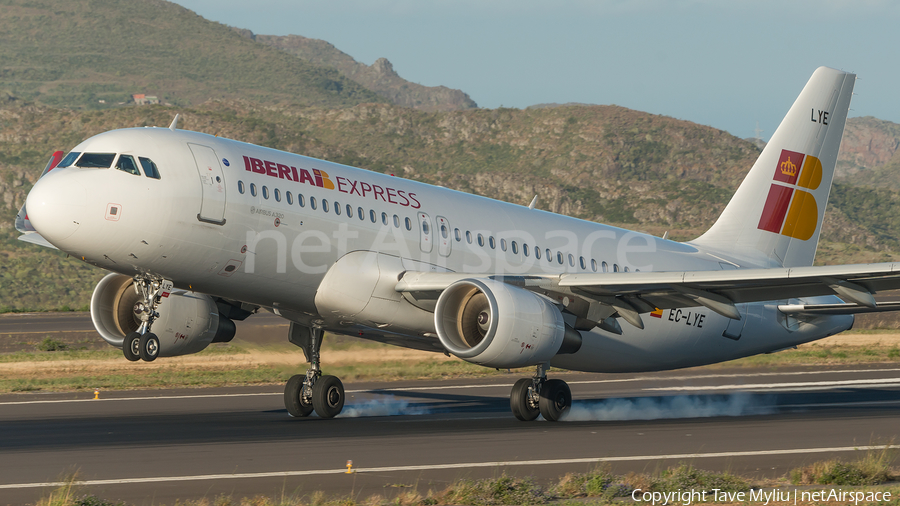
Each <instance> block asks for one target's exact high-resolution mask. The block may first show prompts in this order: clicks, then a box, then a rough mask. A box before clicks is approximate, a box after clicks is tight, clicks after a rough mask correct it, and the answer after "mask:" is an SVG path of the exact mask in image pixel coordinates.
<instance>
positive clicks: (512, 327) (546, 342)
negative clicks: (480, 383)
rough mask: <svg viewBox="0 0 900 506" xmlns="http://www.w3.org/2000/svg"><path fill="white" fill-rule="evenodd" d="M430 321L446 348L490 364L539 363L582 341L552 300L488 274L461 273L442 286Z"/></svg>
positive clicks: (464, 357) (503, 365) (479, 362)
mask: <svg viewBox="0 0 900 506" xmlns="http://www.w3.org/2000/svg"><path fill="white" fill-rule="evenodd" d="M434 326H435V328H436V329H437V334H438V338H439V339H440V340H441V344H442V345H443V346H444V348H445V349H446V350H447V351H449V352H450V353H452V354H454V355H456V356H457V357H459V358H461V359H463V360H465V361H467V362H472V363H475V364H479V365H484V366H488V367H502V368H511V367H524V366H528V365H536V364H541V363H545V362H548V361H549V360H550V359H551V358H552V357H553V356H555V355H557V354H558V353H574V352H575V351H577V350H578V348H580V347H581V334H579V333H578V332H577V331H576V330H574V329H571V328H566V325H565V322H564V321H563V316H562V313H560V311H559V310H558V309H557V308H556V306H554V305H553V304H552V303H551V302H550V301H548V300H547V299H545V298H543V297H541V296H539V295H537V294H534V293H532V292H530V291H528V290H525V289H522V288H519V287H516V286H512V285H508V284H506V283H503V282H500V281H495V280H492V279H477V278H473V279H463V280H460V281H457V282H455V283H453V284H452V285H450V286H448V287H447V288H446V289H444V291H443V293H441V296H440V298H438V302H437V306H436V307H435V312H434Z"/></svg>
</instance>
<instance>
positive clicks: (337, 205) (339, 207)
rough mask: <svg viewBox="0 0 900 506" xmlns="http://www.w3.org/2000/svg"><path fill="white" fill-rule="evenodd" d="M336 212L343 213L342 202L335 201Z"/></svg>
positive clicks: (337, 213)
mask: <svg viewBox="0 0 900 506" xmlns="http://www.w3.org/2000/svg"><path fill="white" fill-rule="evenodd" d="M334 214H336V215H338V216H340V215H341V204H340V202H335V203H334Z"/></svg>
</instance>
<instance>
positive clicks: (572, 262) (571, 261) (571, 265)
mask: <svg viewBox="0 0 900 506" xmlns="http://www.w3.org/2000/svg"><path fill="white" fill-rule="evenodd" d="M569 267H575V257H574V256H573V255H572V254H571V253H569Z"/></svg>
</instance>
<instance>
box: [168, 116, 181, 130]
mask: <svg viewBox="0 0 900 506" xmlns="http://www.w3.org/2000/svg"><path fill="white" fill-rule="evenodd" d="M180 117H181V115H180V114H176V115H175V119H173V120H172V124H171V125H169V130H171V131H173V132H174V131H175V129H176V128H178V118H180Z"/></svg>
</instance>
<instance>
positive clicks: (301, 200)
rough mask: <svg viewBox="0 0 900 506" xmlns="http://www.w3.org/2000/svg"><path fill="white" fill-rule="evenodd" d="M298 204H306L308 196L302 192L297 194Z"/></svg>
mask: <svg viewBox="0 0 900 506" xmlns="http://www.w3.org/2000/svg"><path fill="white" fill-rule="evenodd" d="M297 204H299V205H300V207H304V206H306V197H304V196H303V194H302V193H298V194H297Z"/></svg>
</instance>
